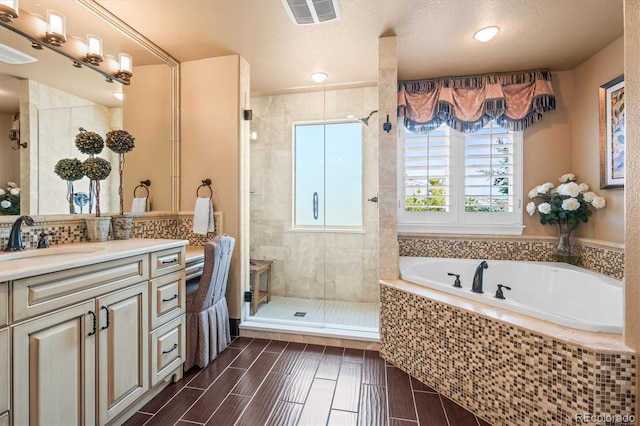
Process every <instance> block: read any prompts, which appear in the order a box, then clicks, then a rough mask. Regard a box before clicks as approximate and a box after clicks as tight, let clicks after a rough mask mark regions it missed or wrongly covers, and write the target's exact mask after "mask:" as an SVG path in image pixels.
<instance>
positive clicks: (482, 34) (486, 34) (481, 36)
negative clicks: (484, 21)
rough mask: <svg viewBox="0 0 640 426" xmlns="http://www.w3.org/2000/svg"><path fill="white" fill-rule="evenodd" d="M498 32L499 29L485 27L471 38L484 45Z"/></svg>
mask: <svg viewBox="0 0 640 426" xmlns="http://www.w3.org/2000/svg"><path fill="white" fill-rule="evenodd" d="M499 31H500V28H498V27H486V28H483V29H481V30H478V31H477V32H476V33H475V34H474V35H473V38H475V39H476V40H478V41H481V42H483V43H484V42H487V41H489V40H491V39H492V38H494V37H495V36H496V34H498V32H499Z"/></svg>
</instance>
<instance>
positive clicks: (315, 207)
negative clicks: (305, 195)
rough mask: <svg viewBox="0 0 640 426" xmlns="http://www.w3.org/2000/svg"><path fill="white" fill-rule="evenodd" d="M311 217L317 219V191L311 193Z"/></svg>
mask: <svg viewBox="0 0 640 426" xmlns="http://www.w3.org/2000/svg"><path fill="white" fill-rule="evenodd" d="M313 219H314V220H318V193H317V192H314V193H313Z"/></svg>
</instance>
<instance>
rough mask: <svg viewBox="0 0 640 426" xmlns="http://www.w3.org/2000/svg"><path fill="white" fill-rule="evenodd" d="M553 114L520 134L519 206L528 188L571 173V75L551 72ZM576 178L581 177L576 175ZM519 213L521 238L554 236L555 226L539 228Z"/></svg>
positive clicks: (536, 219) (537, 219) (536, 217)
mask: <svg viewBox="0 0 640 426" xmlns="http://www.w3.org/2000/svg"><path fill="white" fill-rule="evenodd" d="M552 78H553V91H554V94H555V96H556V109H555V111H550V112H547V113H546V114H545V115H544V116H543V117H542V120H540V121H538V122H537V123H536V124H534V125H533V126H531V127H529V128H528V129H526V130H525V131H524V142H523V164H524V175H523V179H522V181H523V191H524V194H523V196H524V197H525V198H524V199H523V204H524V205H526V204H527V202H528V201H529V200H528V199H527V198H526V197H527V193H528V192H529V190H530V189H531V188H534V187H535V186H536V185H540V184H542V183H545V182H552V183H553V184H554V185H556V186H557V185H558V184H559V182H558V178H559V177H560V176H562V175H563V174H565V173H571V172H574V173H577V172H575V171H574V170H573V167H572V159H571V155H572V154H571V149H572V131H571V117H572V108H573V78H572V73H571V72H558V73H553V75H552ZM578 177H579V178H581V176H579V175H578ZM522 210H523V215H524V220H523V223H524V225H525V226H526V228H525V229H524V231H523V235H557V230H556V229H555V227H552V226H548V225H542V224H541V223H540V216H539V215H537V214H536V215H534V216H529V215H528V214H527V212H526V211H525V209H522Z"/></svg>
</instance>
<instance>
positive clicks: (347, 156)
mask: <svg viewBox="0 0 640 426" xmlns="http://www.w3.org/2000/svg"><path fill="white" fill-rule="evenodd" d="M294 151H295V155H294V159H295V160H294V161H295V164H294V203H293V205H294V227H296V228H314V227H323V228H324V227H327V228H332V229H361V228H362V125H361V124H360V123H359V122H355V123H354V122H342V123H327V124H325V123H312V124H295V125H294Z"/></svg>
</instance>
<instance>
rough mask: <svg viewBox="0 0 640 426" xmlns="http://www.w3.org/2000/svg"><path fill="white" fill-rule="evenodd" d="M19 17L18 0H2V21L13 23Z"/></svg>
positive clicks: (0, 7) (0, 6) (0, 0)
mask: <svg viewBox="0 0 640 426" xmlns="http://www.w3.org/2000/svg"><path fill="white" fill-rule="evenodd" d="M17 17H18V0H0V21H2V22H5V23H7V24H11V23H12V22H13V20H14V19H16V18H17Z"/></svg>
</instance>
